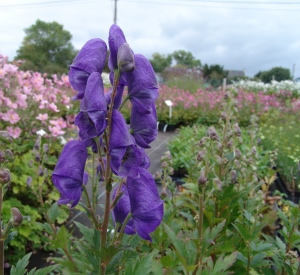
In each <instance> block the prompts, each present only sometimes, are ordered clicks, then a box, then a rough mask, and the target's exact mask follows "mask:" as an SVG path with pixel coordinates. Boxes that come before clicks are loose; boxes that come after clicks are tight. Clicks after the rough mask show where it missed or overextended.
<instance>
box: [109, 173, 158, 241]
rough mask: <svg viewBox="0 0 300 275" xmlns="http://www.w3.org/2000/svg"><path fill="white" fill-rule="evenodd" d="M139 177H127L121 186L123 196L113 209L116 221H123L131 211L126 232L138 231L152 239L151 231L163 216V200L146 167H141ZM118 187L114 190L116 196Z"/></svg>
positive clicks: (142, 235)
mask: <svg viewBox="0 0 300 275" xmlns="http://www.w3.org/2000/svg"><path fill="white" fill-rule="evenodd" d="M138 172H139V175H138V177H132V176H129V177H127V180H126V184H125V185H123V186H122V187H121V190H120V191H121V192H122V193H123V195H122V197H121V198H120V200H119V201H118V203H117V205H116V207H115V208H114V210H113V218H114V221H115V223H119V224H121V225H122V223H123V222H124V221H125V218H126V217H127V215H128V214H129V213H131V218H130V219H129V221H128V223H127V225H126V227H125V230H124V232H125V233H126V234H135V233H137V234H138V235H139V236H140V237H141V238H143V239H145V240H149V241H152V239H151V237H150V235H149V234H150V233H151V232H153V231H154V230H155V229H156V227H157V226H158V225H159V224H160V223H161V221H162V218H163V212H164V210H163V201H162V200H161V199H160V197H159V194H158V191H157V188H156V184H155V181H154V179H153V177H152V175H151V174H150V173H149V172H148V171H147V170H146V169H139V171H138ZM116 193H117V189H116V190H115V192H114V196H115V195H116Z"/></svg>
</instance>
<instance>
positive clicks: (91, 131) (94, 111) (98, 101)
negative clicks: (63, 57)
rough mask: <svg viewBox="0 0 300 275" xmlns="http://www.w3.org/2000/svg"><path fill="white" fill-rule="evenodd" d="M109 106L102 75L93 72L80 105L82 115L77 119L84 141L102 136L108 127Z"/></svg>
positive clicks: (80, 134)
mask: <svg viewBox="0 0 300 275" xmlns="http://www.w3.org/2000/svg"><path fill="white" fill-rule="evenodd" d="M106 114H107V105H106V100H105V97H104V88H103V82H102V78H101V75H100V74H99V73H97V72H93V73H92V74H91V75H90V77H89V78H88V80H87V85H86V90H85V95H84V98H83V100H82V102H81V104H80V113H79V114H78V115H77V117H76V118H75V124H76V125H77V126H78V127H79V136H80V137H81V138H82V139H88V138H94V137H96V136H99V135H101V134H102V133H103V132H104V130H105V128H106V126H107V120H106V119H105V118H106Z"/></svg>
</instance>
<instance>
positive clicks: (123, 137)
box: [109, 110, 144, 177]
mask: <svg viewBox="0 0 300 275" xmlns="http://www.w3.org/2000/svg"><path fill="white" fill-rule="evenodd" d="M109 152H110V156H111V162H110V165H111V169H112V171H113V172H114V174H116V175H118V176H123V177H125V176H128V175H129V174H133V175H136V168H137V167H139V166H140V165H141V163H142V162H143V161H144V156H143V154H142V151H141V150H139V148H138V147H137V146H136V144H135V141H134V138H133V136H132V135H130V133H129V131H128V127H127V125H126V122H125V120H124V118H123V116H122V114H121V113H120V112H119V111H118V110H113V113H112V124H111V137H110V144H109Z"/></svg>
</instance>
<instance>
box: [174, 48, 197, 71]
mask: <svg viewBox="0 0 300 275" xmlns="http://www.w3.org/2000/svg"><path fill="white" fill-rule="evenodd" d="M172 55H173V58H174V59H175V61H176V65H178V66H184V67H187V68H190V69H192V68H198V69H199V68H200V67H201V61H200V60H199V59H196V58H195V57H194V56H193V54H192V53H191V52H189V51H184V50H178V51H175V52H173V54H172Z"/></svg>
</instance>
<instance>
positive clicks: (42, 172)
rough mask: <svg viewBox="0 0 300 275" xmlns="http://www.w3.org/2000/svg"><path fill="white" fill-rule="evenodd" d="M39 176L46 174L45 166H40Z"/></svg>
mask: <svg viewBox="0 0 300 275" xmlns="http://www.w3.org/2000/svg"><path fill="white" fill-rule="evenodd" d="M38 174H39V176H40V177H42V176H43V175H44V171H43V167H42V166H39V173H38Z"/></svg>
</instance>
